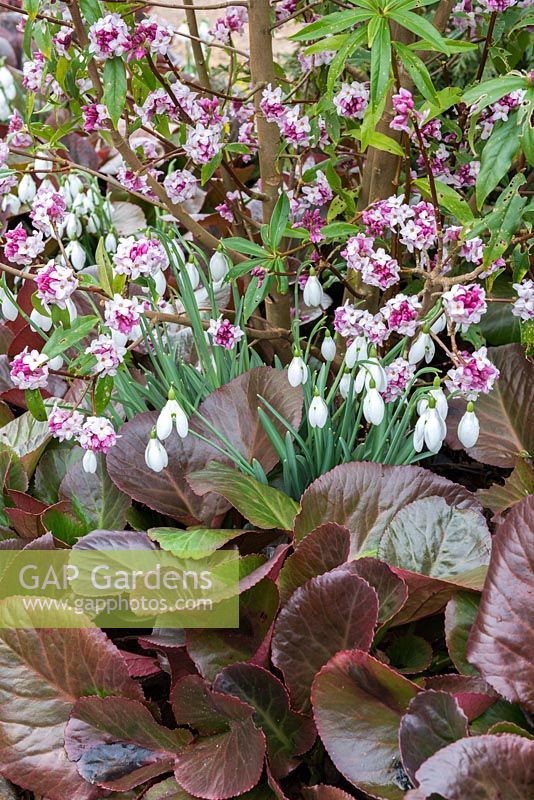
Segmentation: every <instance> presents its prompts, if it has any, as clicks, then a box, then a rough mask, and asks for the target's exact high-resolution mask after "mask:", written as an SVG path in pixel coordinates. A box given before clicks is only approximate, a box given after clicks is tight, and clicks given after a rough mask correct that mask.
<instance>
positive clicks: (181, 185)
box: [163, 169, 197, 203]
mask: <svg viewBox="0 0 534 800" xmlns="http://www.w3.org/2000/svg"><path fill="white" fill-rule="evenodd" d="M163 185H164V187H165V190H166V192H167V194H168V195H169V198H170V200H171V201H172V202H173V203H183V202H184V201H185V200H189V199H190V198H191V197H194V196H195V193H196V190H197V179H196V178H195V176H194V175H193V173H192V172H190V171H189V170H188V169H182V170H176V171H175V172H171V173H169V175H167V176H166V178H165V180H164V181H163Z"/></svg>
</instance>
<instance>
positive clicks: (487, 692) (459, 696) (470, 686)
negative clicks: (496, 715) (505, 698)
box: [425, 674, 499, 722]
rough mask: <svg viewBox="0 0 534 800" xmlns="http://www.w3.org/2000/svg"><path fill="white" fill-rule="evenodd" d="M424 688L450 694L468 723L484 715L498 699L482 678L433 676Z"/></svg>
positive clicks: (428, 679) (453, 675)
mask: <svg viewBox="0 0 534 800" xmlns="http://www.w3.org/2000/svg"><path fill="white" fill-rule="evenodd" d="M425 688H426V689H433V690H434V691H436V692H447V693H448V694H452V695H453V697H454V698H455V700H456V701H457V703H458V705H459V706H460V708H461V709H462V711H463V712H464V714H465V716H466V717H467V719H468V720H469V722H471V721H472V720H474V719H477V717H480V715H481V714H484V712H485V711H487V710H488V708H490V707H491V706H493V705H494V703H495V702H496V701H497V700H498V697H499V695H498V694H497V692H496V691H495V690H494V689H492V688H491V686H490V685H489V683H486V681H485V680H483V678H477V677H468V676H466V675H455V674H450V675H435V676H433V677H431V678H426V680H425Z"/></svg>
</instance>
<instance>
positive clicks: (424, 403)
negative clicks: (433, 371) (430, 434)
mask: <svg viewBox="0 0 534 800" xmlns="http://www.w3.org/2000/svg"><path fill="white" fill-rule="evenodd" d="M428 395H429V396H431V397H433V398H434V400H435V401H436V408H437V410H438V413H439V415H440V417H441V419H442V420H446V419H447V414H448V413H449V403H448V401H447V398H446V397H445V392H444V391H443V389H441V388H440V385H439V378H438V377H436V379H435V380H434V388H433V389H430V391H429V393H428ZM427 408H428V397H422V398H421V399H420V400H419V402H418V403H417V413H418V414H423V412H424V411H426V409H427Z"/></svg>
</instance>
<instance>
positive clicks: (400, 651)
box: [386, 633, 433, 675]
mask: <svg viewBox="0 0 534 800" xmlns="http://www.w3.org/2000/svg"><path fill="white" fill-rule="evenodd" d="M386 655H387V657H388V661H389V664H390V666H392V667H394V668H395V669H396V670H397V672H400V673H401V674H402V675H416V674H417V673H418V672H423V671H424V670H425V669H427V668H428V667H429V666H430V664H431V663H432V655H433V654H432V645H430V644H429V643H428V642H427V640H426V639H423V637H422V636H416V635H415V634H413V633H405V634H401V635H400V636H396V638H395V639H394V640H393V642H392V643H391V644H390V645H389V646H388V647H387V648H386Z"/></svg>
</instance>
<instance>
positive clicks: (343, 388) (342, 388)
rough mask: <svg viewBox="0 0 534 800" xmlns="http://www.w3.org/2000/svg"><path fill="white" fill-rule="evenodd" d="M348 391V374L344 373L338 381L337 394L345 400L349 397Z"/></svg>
mask: <svg viewBox="0 0 534 800" xmlns="http://www.w3.org/2000/svg"><path fill="white" fill-rule="evenodd" d="M349 390H350V372H345V373H344V375H343V377H342V378H341V380H340V381H339V394H340V395H341V397H342V398H343V400H346V399H347V397H348V396H349Z"/></svg>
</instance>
